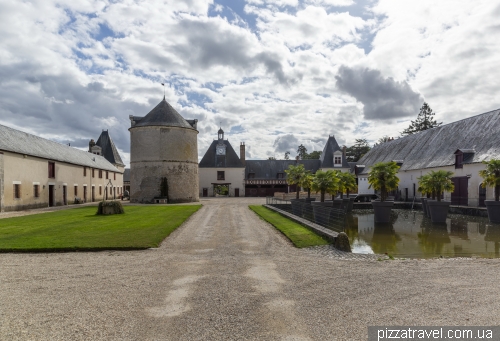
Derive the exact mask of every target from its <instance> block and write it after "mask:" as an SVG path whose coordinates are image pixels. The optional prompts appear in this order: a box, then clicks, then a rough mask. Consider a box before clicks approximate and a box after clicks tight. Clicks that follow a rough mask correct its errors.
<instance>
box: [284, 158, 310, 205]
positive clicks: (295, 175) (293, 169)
mask: <svg viewBox="0 0 500 341" xmlns="http://www.w3.org/2000/svg"><path fill="white" fill-rule="evenodd" d="M285 173H286V179H287V182H288V184H289V185H297V190H296V193H297V195H296V199H298V198H299V192H300V187H302V185H303V183H304V180H305V178H306V176H307V174H308V172H307V171H306V169H305V168H304V165H297V166H294V165H290V166H288V169H287V170H285Z"/></svg>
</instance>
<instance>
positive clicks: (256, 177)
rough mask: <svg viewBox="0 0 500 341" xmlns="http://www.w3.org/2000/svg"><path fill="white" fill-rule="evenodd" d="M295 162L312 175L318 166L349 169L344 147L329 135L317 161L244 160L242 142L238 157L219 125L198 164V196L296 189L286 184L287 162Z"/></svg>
mask: <svg viewBox="0 0 500 341" xmlns="http://www.w3.org/2000/svg"><path fill="white" fill-rule="evenodd" d="M297 164H302V165H304V167H305V169H306V170H308V171H309V172H311V173H312V174H314V173H316V171H318V170H319V169H323V170H328V169H335V170H339V171H344V172H347V171H350V169H351V168H350V167H351V165H350V164H349V163H348V162H347V159H346V155H345V147H344V148H343V149H341V148H340V146H339V145H338V143H337V141H336V140H335V137H333V136H329V138H328V140H327V143H326V144H325V148H324V149H323V152H322V155H321V158H320V159H317V160H246V156H245V143H244V142H241V143H240V155H239V157H238V155H237V154H236V152H235V151H234V149H233V147H232V145H231V143H229V141H228V140H226V139H224V131H223V130H222V128H221V129H219V132H218V138H217V140H214V141H213V142H212V144H211V145H210V146H209V147H208V149H207V151H206V153H205V155H204V156H203V158H202V160H201V162H200V164H199V172H200V193H199V195H200V196H202V197H211V196H216V195H217V194H219V195H229V196H234V197H239V196H246V197H265V196H273V195H274V193H277V192H279V193H289V192H295V191H296V186H295V185H290V184H289V183H288V181H287V179H286V173H285V170H287V169H288V167H289V166H290V165H297ZM221 188H222V189H223V191H221ZM226 190H227V192H226Z"/></svg>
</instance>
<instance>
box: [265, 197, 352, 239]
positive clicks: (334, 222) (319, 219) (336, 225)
mask: <svg viewBox="0 0 500 341" xmlns="http://www.w3.org/2000/svg"><path fill="white" fill-rule="evenodd" d="M266 204H267V205H269V206H273V207H276V208H278V209H280V210H282V211H285V212H288V213H291V214H293V215H296V216H297V217H301V218H303V219H306V220H308V221H310V222H313V223H316V224H318V225H321V226H323V227H326V228H328V229H331V230H333V231H336V232H343V231H344V230H345V227H346V215H347V211H348V209H349V206H348V204H347V203H346V204H345V205H342V202H339V201H335V202H333V201H325V202H324V203H321V202H317V201H306V199H299V200H296V199H291V200H284V199H280V198H276V197H266ZM334 205H336V206H335V207H334Z"/></svg>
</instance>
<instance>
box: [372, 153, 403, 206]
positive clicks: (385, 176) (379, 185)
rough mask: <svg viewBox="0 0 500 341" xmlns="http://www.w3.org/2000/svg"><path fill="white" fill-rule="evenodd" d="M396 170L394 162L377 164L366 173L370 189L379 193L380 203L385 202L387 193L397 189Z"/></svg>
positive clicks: (397, 168) (397, 167)
mask: <svg viewBox="0 0 500 341" xmlns="http://www.w3.org/2000/svg"><path fill="white" fill-rule="evenodd" d="M398 170H399V166H398V165H397V163H396V162H394V161H390V162H379V163H376V164H375V165H373V166H372V168H371V169H370V172H369V173H368V183H369V184H370V187H373V188H374V189H375V190H377V191H380V201H385V200H386V199H387V196H388V194H389V191H392V190H395V189H397V188H398V184H399V178H398V176H397V173H398Z"/></svg>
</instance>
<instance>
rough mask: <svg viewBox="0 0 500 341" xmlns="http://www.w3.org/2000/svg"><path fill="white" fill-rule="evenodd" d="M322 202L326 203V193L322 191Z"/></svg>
mask: <svg viewBox="0 0 500 341" xmlns="http://www.w3.org/2000/svg"><path fill="white" fill-rule="evenodd" d="M320 201H321V202H325V191H321V198H320Z"/></svg>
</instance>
